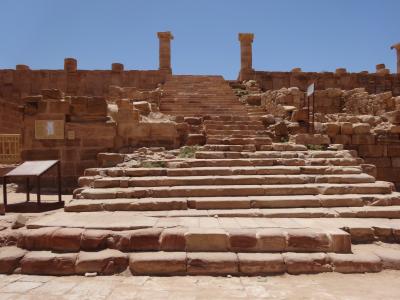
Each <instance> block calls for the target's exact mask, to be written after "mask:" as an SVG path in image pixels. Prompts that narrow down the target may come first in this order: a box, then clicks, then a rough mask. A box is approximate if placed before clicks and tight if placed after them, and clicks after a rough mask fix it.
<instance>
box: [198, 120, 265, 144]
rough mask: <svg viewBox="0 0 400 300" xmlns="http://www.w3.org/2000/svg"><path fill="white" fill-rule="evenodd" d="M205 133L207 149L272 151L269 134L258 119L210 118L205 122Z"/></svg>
mask: <svg viewBox="0 0 400 300" xmlns="http://www.w3.org/2000/svg"><path fill="white" fill-rule="evenodd" d="M204 132H205V135H206V140H207V145H208V146H207V147H208V148H207V149H212V150H218V149H223V150H225V151H226V150H232V149H241V148H238V147H237V146H242V148H243V149H245V150H247V151H255V150H270V149H271V143H272V142H271V138H270V136H269V132H268V131H266V130H265V126H264V125H263V123H262V122H261V121H260V120H259V118H258V117H251V116H210V117H209V118H208V119H207V120H205V121H204ZM226 145H229V146H231V147H226ZM243 146H245V147H243ZM243 149H241V150H243Z"/></svg>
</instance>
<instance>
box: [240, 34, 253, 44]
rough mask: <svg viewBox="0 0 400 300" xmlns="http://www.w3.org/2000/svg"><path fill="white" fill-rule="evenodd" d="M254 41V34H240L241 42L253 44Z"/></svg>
mask: <svg viewBox="0 0 400 300" xmlns="http://www.w3.org/2000/svg"><path fill="white" fill-rule="evenodd" d="M253 39H254V33H239V41H240V42H249V43H252V42H253Z"/></svg>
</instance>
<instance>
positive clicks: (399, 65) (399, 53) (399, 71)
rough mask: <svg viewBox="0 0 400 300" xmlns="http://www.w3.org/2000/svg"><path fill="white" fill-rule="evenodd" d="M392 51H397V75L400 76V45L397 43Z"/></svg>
mask: <svg viewBox="0 0 400 300" xmlns="http://www.w3.org/2000/svg"><path fill="white" fill-rule="evenodd" d="M390 49H396V52H397V74H400V43H397V44H395V45H393V46H392V47H390Z"/></svg>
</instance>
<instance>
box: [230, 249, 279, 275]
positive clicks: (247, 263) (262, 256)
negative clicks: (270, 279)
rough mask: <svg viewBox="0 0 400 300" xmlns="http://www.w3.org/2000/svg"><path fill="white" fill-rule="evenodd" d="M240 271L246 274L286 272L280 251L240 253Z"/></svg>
mask: <svg viewBox="0 0 400 300" xmlns="http://www.w3.org/2000/svg"><path fill="white" fill-rule="evenodd" d="M238 259H239V272H240V273H242V274H246V275H263V274H264V275H265V274H282V273H285V272H286V265H285V262H284V261H283V257H282V255H281V254H278V253H238Z"/></svg>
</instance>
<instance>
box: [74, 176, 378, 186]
mask: <svg viewBox="0 0 400 300" xmlns="http://www.w3.org/2000/svg"><path fill="white" fill-rule="evenodd" d="M83 179H87V178H83ZM80 181H81V180H80ZM373 182H375V178H374V177H372V176H370V175H367V174H340V175H297V174H294V175H292V174H289V175H229V176H222V175H220V176H214V175H203V176H189V177H186V176H177V177H174V176H148V177H133V178H126V177H104V178H93V181H92V182H90V185H91V186H93V187H94V188H115V187H157V186H196V185H198V186H201V185H268V184H274V185H279V184H286V185H288V184H293V185H294V184H308V183H340V184H347V183H349V184H350V183H373Z"/></svg>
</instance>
